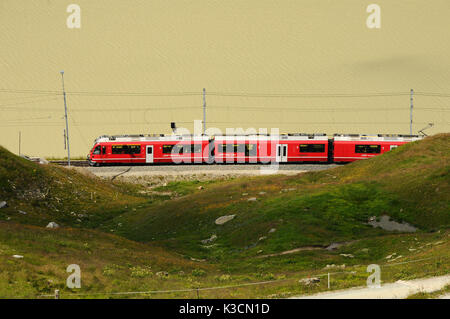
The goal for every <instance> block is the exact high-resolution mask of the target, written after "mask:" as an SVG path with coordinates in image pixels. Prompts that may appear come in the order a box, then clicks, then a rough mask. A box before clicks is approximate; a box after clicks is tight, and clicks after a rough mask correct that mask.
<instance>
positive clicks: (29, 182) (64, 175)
mask: <svg viewBox="0 0 450 319" xmlns="http://www.w3.org/2000/svg"><path fill="white" fill-rule="evenodd" d="M0 201H6V202H7V203H8V207H7V208H3V209H1V210H0V220H11V221H17V222H22V223H26V224H34V225H44V226H45V225H46V224H47V223H48V222H50V221H54V222H57V223H60V224H63V225H71V226H83V227H93V226H96V225H98V224H100V223H101V222H102V221H103V220H106V219H108V218H111V217H112V216H115V215H116V214H120V213H121V212H123V211H125V209H124V207H125V206H126V205H127V204H128V205H135V204H137V203H140V202H142V201H143V198H141V197H137V196H136V195H135V191H134V190H133V189H132V186H128V185H124V184H118V183H115V184H113V183H108V182H106V181H102V180H101V179H99V178H96V177H95V176H90V175H88V174H86V173H85V174H81V173H80V172H79V171H77V170H75V169H70V170H69V169H65V168H63V167H59V166H56V165H40V164H37V163H34V162H30V161H28V160H25V159H23V158H20V157H17V156H15V155H14V154H12V153H10V152H9V151H7V150H6V149H4V148H2V147H0Z"/></svg>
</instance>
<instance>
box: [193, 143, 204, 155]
mask: <svg viewBox="0 0 450 319" xmlns="http://www.w3.org/2000/svg"><path fill="white" fill-rule="evenodd" d="M191 146H192V153H201V152H202V144H193V145H191Z"/></svg>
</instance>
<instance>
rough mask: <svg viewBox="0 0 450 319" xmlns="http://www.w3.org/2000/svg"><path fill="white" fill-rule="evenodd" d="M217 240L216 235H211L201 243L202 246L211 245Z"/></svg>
mask: <svg viewBox="0 0 450 319" xmlns="http://www.w3.org/2000/svg"><path fill="white" fill-rule="evenodd" d="M216 239H217V235H216V234H213V235H211V237H209V238H208V239H203V240H202V241H201V242H202V244H204V245H205V244H209V243H212V242H213V241H215V240H216Z"/></svg>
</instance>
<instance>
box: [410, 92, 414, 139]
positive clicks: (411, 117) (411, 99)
mask: <svg viewBox="0 0 450 319" xmlns="http://www.w3.org/2000/svg"><path fill="white" fill-rule="evenodd" d="M413 96H414V90H413V89H411V97H410V102H411V103H410V109H409V135H412V124H413V107H414V98H413Z"/></svg>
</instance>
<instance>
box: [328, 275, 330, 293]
mask: <svg viewBox="0 0 450 319" xmlns="http://www.w3.org/2000/svg"><path fill="white" fill-rule="evenodd" d="M329 289H330V273H328V290H329Z"/></svg>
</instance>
